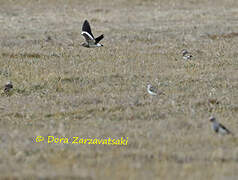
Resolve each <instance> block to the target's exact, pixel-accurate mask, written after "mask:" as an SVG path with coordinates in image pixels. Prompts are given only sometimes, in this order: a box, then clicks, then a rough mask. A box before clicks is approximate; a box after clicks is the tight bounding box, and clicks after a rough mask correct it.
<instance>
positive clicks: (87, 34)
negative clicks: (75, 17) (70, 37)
mask: <svg viewBox="0 0 238 180" xmlns="http://www.w3.org/2000/svg"><path fill="white" fill-rule="evenodd" d="M81 35H83V37H84V38H85V40H86V42H84V43H83V44H82V46H84V47H87V48H94V47H101V46H103V45H102V44H100V43H99V41H101V40H102V39H103V38H104V35H103V34H102V35H100V36H98V37H97V38H94V36H93V33H92V31H91V28H90V25H89V22H88V21H87V20H85V21H84V23H83V27H82V33H81Z"/></svg>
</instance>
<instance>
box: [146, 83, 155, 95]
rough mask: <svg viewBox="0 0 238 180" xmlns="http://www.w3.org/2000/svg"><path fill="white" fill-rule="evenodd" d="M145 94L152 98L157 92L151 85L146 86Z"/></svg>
mask: <svg viewBox="0 0 238 180" xmlns="http://www.w3.org/2000/svg"><path fill="white" fill-rule="evenodd" d="M147 92H148V93H149V94H150V95H153V96H156V95H157V90H156V89H155V88H154V87H153V86H152V85H151V84H148V85H147Z"/></svg>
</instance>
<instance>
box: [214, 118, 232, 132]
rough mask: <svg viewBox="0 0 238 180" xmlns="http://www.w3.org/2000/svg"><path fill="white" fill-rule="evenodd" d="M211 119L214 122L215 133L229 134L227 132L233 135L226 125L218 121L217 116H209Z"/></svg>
mask: <svg viewBox="0 0 238 180" xmlns="http://www.w3.org/2000/svg"><path fill="white" fill-rule="evenodd" d="M209 120H210V122H211V123H212V129H213V130H214V131H215V133H217V134H221V135H227V134H231V135H232V132H231V131H229V130H228V129H227V128H226V127H225V126H224V125H222V124H220V123H219V122H217V121H216V118H215V117H213V116H212V117H210V118H209Z"/></svg>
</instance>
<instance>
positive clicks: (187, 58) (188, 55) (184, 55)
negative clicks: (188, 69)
mask: <svg viewBox="0 0 238 180" xmlns="http://www.w3.org/2000/svg"><path fill="white" fill-rule="evenodd" d="M182 55H183V59H184V60H191V59H192V57H193V56H192V55H191V54H190V53H189V52H188V51H187V50H186V49H183V50H182Z"/></svg>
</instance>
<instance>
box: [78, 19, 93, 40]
mask: <svg viewBox="0 0 238 180" xmlns="http://www.w3.org/2000/svg"><path fill="white" fill-rule="evenodd" d="M81 34H82V35H83V36H84V38H85V40H86V41H87V42H88V43H94V42H95V39H94V36H93V34H92V31H91V28H90V25H89V22H88V21H87V20H85V21H84V23H83V27H82V33H81Z"/></svg>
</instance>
